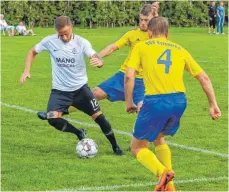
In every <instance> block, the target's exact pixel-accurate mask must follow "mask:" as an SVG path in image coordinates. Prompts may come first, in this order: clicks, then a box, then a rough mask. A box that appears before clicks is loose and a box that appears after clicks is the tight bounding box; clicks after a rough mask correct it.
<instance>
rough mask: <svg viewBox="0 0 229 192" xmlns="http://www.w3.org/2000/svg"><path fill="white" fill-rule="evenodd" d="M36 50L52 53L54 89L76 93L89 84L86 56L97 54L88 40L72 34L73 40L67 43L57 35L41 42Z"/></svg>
mask: <svg viewBox="0 0 229 192" xmlns="http://www.w3.org/2000/svg"><path fill="white" fill-rule="evenodd" d="M35 50H36V52H37V53H40V52H42V51H45V50H46V51H49V53H50V57H51V62H52V88H53V89H57V90H60V91H75V90H78V89H80V88H81V87H82V86H83V85H85V84H86V83H87V81H88V78H87V72H86V65H85V61H84V56H85V55H86V56H88V57H91V56H92V55H94V54H95V53H96V52H95V51H94V50H93V49H92V46H91V43H90V42H89V41H88V40H86V39H84V38H82V37H80V36H78V35H75V34H72V39H71V40H70V41H69V42H67V43H65V42H63V41H62V40H61V39H60V38H59V37H58V35H57V34H55V35H51V36H48V37H46V38H44V39H43V40H41V42H40V43H38V44H37V45H36V46H35Z"/></svg>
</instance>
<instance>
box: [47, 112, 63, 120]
mask: <svg viewBox="0 0 229 192" xmlns="http://www.w3.org/2000/svg"><path fill="white" fill-rule="evenodd" d="M62 115H63V113H62V112H59V111H49V112H48V113H47V119H52V118H60V117H62Z"/></svg>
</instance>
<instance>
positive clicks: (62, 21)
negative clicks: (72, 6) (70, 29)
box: [54, 16, 72, 30]
mask: <svg viewBox="0 0 229 192" xmlns="http://www.w3.org/2000/svg"><path fill="white" fill-rule="evenodd" d="M70 25H72V22H71V20H70V18H69V17H67V16H59V17H57V18H56V19H55V21H54V27H55V29H56V30H59V29H61V28H63V27H65V26H70Z"/></svg>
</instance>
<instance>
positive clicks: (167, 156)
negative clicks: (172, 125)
mask: <svg viewBox="0 0 229 192" xmlns="http://www.w3.org/2000/svg"><path fill="white" fill-rule="evenodd" d="M154 146H155V153H156V156H157V158H158V160H159V161H160V162H161V163H162V165H164V166H165V167H166V168H168V169H169V170H172V157H171V150H170V148H169V146H168V145H167V144H166V142H165V139H164V135H163V134H160V135H159V136H158V137H157V139H156V140H154ZM166 190H167V191H175V186H174V182H173V181H170V182H169V183H168V184H167V186H166Z"/></svg>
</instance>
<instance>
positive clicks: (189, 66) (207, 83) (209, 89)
mask: <svg viewBox="0 0 229 192" xmlns="http://www.w3.org/2000/svg"><path fill="white" fill-rule="evenodd" d="M184 55H185V64H186V65H185V68H186V70H187V71H188V72H189V73H190V74H191V75H192V76H193V77H195V78H196V79H197V80H198V81H199V83H200V84H201V86H202V88H203V91H204V92H205V94H206V96H207V98H208V102H209V107H210V116H211V117H212V119H213V120H215V119H218V118H219V117H220V116H221V112H220V109H219V107H218V105H217V102H216V97H215V93H214V89H213V86H212V83H211V80H210V78H209V77H208V75H207V74H206V73H205V72H204V71H203V70H202V69H201V67H200V66H199V65H198V64H197V63H196V61H195V60H194V59H193V58H192V56H191V55H190V54H189V53H188V52H187V51H185V53H184Z"/></svg>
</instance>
